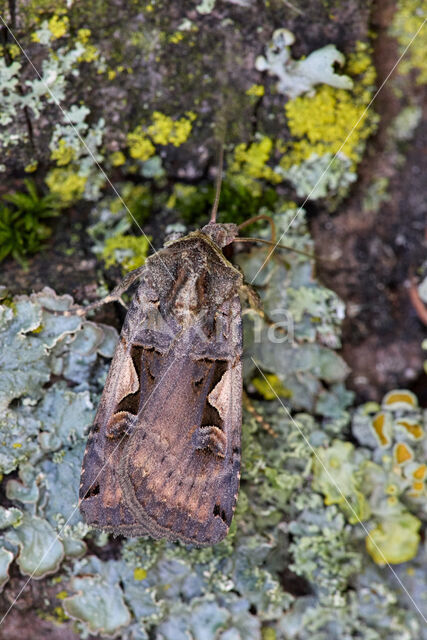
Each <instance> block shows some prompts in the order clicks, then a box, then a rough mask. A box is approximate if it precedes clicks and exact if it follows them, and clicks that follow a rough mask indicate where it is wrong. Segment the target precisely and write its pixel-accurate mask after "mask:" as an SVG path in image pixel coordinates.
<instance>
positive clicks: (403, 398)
mask: <svg viewBox="0 0 427 640" xmlns="http://www.w3.org/2000/svg"><path fill="white" fill-rule="evenodd" d="M417 406H418V400H417V396H416V395H414V394H413V393H412V391H408V390H407V389H395V390H393V391H389V392H388V393H386V395H385V396H384V398H383V407H387V409H415V408H416V407H417Z"/></svg>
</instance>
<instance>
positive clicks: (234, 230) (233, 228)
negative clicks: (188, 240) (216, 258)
mask: <svg viewBox="0 0 427 640" xmlns="http://www.w3.org/2000/svg"><path fill="white" fill-rule="evenodd" d="M201 231H202V233H204V234H205V235H207V236H209V238H210V239H211V240H213V242H215V244H217V245H218V246H219V247H221V248H222V247H226V246H227V245H228V244H231V243H232V242H233V240H235V238H237V236H238V235H239V228H238V226H237V224H233V223H232V222H227V223H224V224H220V223H219V222H209V224H207V225H205V226H204V227H203V228H202V229H201Z"/></svg>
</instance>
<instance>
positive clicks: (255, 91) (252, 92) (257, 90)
mask: <svg viewBox="0 0 427 640" xmlns="http://www.w3.org/2000/svg"><path fill="white" fill-rule="evenodd" d="M264 93H265V89H264V86H263V85H262V84H253V85H252V86H251V87H249V89H248V90H247V91H246V95H247V96H257V97H258V98H261V97H262V96H263V95H264Z"/></svg>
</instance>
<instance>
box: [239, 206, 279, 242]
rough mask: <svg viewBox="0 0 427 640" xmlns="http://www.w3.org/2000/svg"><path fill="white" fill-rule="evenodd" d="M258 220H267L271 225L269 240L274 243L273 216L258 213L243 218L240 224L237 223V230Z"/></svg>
mask: <svg viewBox="0 0 427 640" xmlns="http://www.w3.org/2000/svg"><path fill="white" fill-rule="evenodd" d="M258 220H267V222H268V223H269V225H270V227H271V242H272V243H274V244H276V225H275V224H274V220H273V218H271V217H270V216H267V215H266V214H265V213H260V214H259V215H258V216H253V217H252V218H249V220H245V221H244V222H242V224H239V231H240V229H244V228H245V227H247V226H248V225H250V224H253V223H254V222H258Z"/></svg>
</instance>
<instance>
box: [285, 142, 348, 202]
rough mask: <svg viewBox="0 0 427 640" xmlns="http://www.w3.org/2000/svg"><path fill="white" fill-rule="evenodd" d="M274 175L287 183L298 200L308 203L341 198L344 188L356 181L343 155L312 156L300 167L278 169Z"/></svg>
mask: <svg viewBox="0 0 427 640" xmlns="http://www.w3.org/2000/svg"><path fill="white" fill-rule="evenodd" d="M275 171H276V173H278V174H279V175H281V176H282V177H283V178H284V179H285V180H289V182H291V184H292V186H293V187H294V189H295V191H296V193H297V195H298V196H299V197H300V198H305V197H307V198H309V199H310V200H317V199H318V198H326V197H327V196H333V195H334V194H345V193H346V192H347V191H348V187H349V186H350V185H351V184H352V183H353V182H355V181H356V180H357V174H356V173H355V172H354V170H352V162H351V160H349V158H347V156H345V155H344V154H343V153H341V154H340V153H338V154H336V155H333V154H332V153H325V154H323V155H322V156H319V155H318V154H317V153H313V154H311V156H310V157H309V158H307V159H306V160H303V161H302V162H301V163H300V164H294V165H292V166H290V167H289V168H288V169H284V168H283V167H281V166H280V165H278V166H277V167H275Z"/></svg>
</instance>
